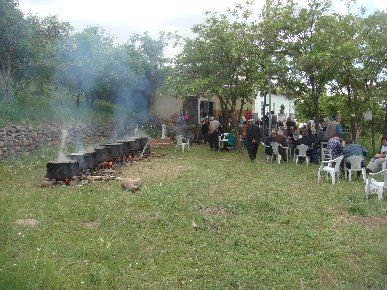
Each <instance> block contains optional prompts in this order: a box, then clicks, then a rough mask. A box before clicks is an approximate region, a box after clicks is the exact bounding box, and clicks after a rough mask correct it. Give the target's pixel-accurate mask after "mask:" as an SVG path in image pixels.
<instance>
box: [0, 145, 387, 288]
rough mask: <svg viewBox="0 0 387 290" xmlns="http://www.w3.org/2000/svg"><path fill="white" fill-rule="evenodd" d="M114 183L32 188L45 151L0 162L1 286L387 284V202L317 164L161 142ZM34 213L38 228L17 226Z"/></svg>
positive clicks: (39, 176) (40, 173)
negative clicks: (133, 187)
mask: <svg viewBox="0 0 387 290" xmlns="http://www.w3.org/2000/svg"><path fill="white" fill-rule="evenodd" d="M159 152H163V153H166V156H165V157H162V158H152V159H150V160H149V161H143V162H139V163H138V164H137V165H127V166H125V167H123V168H122V172H121V176H123V177H139V178H141V179H142V181H143V184H144V185H143V187H142V189H141V190H140V191H139V192H137V193H135V194H133V193H128V192H125V191H123V190H122V189H121V187H120V184H119V182H118V181H109V182H103V181H100V182H95V183H93V184H89V185H85V186H82V187H78V188H70V187H55V188H40V187H39V186H38V185H39V184H40V182H41V180H42V177H43V176H44V174H45V163H46V161H47V159H48V158H49V156H50V154H51V153H50V152H47V151H42V152H40V154H37V156H24V158H20V159H18V160H14V161H12V162H3V163H0V172H1V174H0V184H1V189H0V218H1V219H0V288H1V289H21V288H24V289H42V288H44V289H57V288H64V289H111V288H119V289H122V288H152V289H171V288H192V289H200V288H211V289H214V288H222V289H224V288H231V289H236V288H244V289H251V288H261V289H265V288H296V289H297V288H298V289H304V288H309V289H315V288H324V289H330V288H345V289H353V288H356V289H361V288H374V289H381V288H384V289H385V288H386V285H387V263H386V262H387V259H386V258H387V255H386V237H387V227H386V225H387V223H386V222H387V218H386V216H387V212H386V200H385V199H384V200H382V201H378V200H377V199H376V198H375V197H373V198H371V199H370V201H369V202H366V201H365V199H364V185H363V183H362V182H360V181H359V182H358V181H353V182H348V181H344V180H341V181H340V183H339V184H338V185H336V186H334V187H333V186H332V185H331V184H330V183H329V182H327V181H325V180H324V181H323V182H321V183H320V184H318V183H317V180H316V172H317V166H315V165H310V166H309V167H307V166H306V165H305V164H300V165H297V166H296V165H294V163H288V164H282V165H277V164H274V163H273V164H269V163H266V162H264V155H263V152H262V148H260V152H259V153H258V155H259V160H258V162H257V163H256V164H251V163H250V162H249V161H248V159H247V156H246V155H247V154H246V153H245V152H212V151H210V150H208V148H207V147H201V148H193V149H192V150H190V151H188V152H186V153H184V154H183V153H181V152H178V153H175V152H174V151H168V150H164V151H159ZM27 218H33V219H36V220H37V221H38V222H39V223H38V224H37V225H36V226H35V227H29V226H23V225H17V224H15V221H16V220H17V219H27Z"/></svg>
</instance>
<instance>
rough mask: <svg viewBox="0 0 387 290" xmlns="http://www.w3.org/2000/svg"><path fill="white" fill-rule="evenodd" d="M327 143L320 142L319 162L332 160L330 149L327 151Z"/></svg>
mask: <svg viewBox="0 0 387 290" xmlns="http://www.w3.org/2000/svg"><path fill="white" fill-rule="evenodd" d="M327 146H328V142H321V161H328V160H331V159H332V149H328V148H327Z"/></svg>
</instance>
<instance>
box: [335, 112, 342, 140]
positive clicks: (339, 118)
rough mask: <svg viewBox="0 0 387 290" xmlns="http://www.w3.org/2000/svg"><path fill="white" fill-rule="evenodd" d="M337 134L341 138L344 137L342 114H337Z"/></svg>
mask: <svg viewBox="0 0 387 290" xmlns="http://www.w3.org/2000/svg"><path fill="white" fill-rule="evenodd" d="M336 122H337V125H336V134H337V136H339V137H340V138H341V139H343V136H344V135H343V124H342V118H341V116H340V115H337V116H336Z"/></svg>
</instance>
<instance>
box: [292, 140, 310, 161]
mask: <svg viewBox="0 0 387 290" xmlns="http://www.w3.org/2000/svg"><path fill="white" fill-rule="evenodd" d="M296 149H298V154H295V153H294V161H295V162H296V164H297V163H298V158H299V157H304V158H305V160H306V165H309V156H306V151H308V149H309V146H308V145H305V144H301V145H297V146H296Z"/></svg>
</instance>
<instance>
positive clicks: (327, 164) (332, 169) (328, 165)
mask: <svg viewBox="0 0 387 290" xmlns="http://www.w3.org/2000/svg"><path fill="white" fill-rule="evenodd" d="M343 158H344V156H343V155H341V156H339V157H337V158H336V159H333V160H326V161H321V164H320V168H319V169H318V172H317V182H320V178H321V172H323V173H324V172H325V173H326V174H327V175H330V176H331V178H332V184H333V185H334V184H335V181H336V174H337V182H339V175H340V163H341V161H342V160H343ZM333 163H334V165H333Z"/></svg>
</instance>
